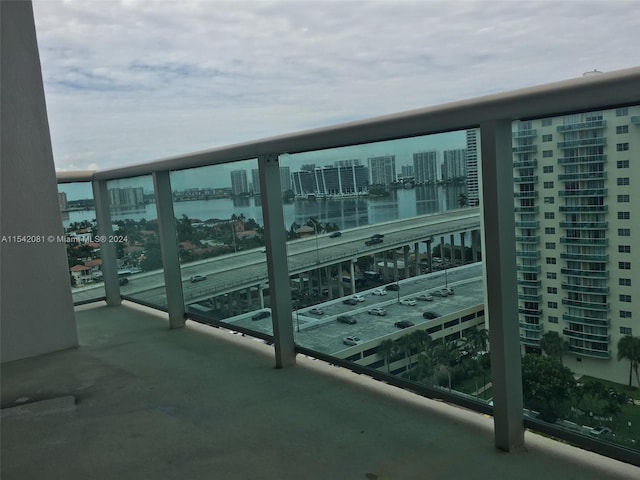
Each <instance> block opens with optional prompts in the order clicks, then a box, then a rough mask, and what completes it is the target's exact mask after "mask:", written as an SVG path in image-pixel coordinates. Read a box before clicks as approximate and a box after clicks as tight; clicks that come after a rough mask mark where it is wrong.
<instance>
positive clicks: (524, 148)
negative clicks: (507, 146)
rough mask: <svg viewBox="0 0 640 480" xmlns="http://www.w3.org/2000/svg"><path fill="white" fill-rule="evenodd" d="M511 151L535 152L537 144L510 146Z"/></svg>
mask: <svg viewBox="0 0 640 480" xmlns="http://www.w3.org/2000/svg"><path fill="white" fill-rule="evenodd" d="M512 151H513V153H516V154H520V153H536V152H537V151H538V146H537V145H522V146H519V147H513V148H512Z"/></svg>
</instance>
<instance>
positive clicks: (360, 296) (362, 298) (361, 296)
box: [351, 294, 364, 302]
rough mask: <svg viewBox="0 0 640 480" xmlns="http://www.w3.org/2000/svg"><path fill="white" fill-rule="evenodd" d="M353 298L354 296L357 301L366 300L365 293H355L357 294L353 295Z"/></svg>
mask: <svg viewBox="0 0 640 480" xmlns="http://www.w3.org/2000/svg"><path fill="white" fill-rule="evenodd" d="M351 298H353V299H354V300H356V301H357V302H364V296H363V295H358V294H355V295H351Z"/></svg>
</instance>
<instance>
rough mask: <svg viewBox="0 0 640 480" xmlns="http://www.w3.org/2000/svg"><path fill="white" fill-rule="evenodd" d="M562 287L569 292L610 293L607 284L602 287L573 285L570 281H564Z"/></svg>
mask: <svg viewBox="0 0 640 480" xmlns="http://www.w3.org/2000/svg"><path fill="white" fill-rule="evenodd" d="M562 289H563V290H566V291H568V292H579V293H593V294H601V295H608V294H609V287H608V286H606V285H605V286H602V287H591V286H586V285H572V284H569V283H563V284H562Z"/></svg>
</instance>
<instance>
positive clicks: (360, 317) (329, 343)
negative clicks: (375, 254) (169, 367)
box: [228, 263, 484, 354]
mask: <svg viewBox="0 0 640 480" xmlns="http://www.w3.org/2000/svg"><path fill="white" fill-rule="evenodd" d="M445 284H446V285H448V286H449V287H450V288H452V289H453V290H454V292H455V293H454V295H451V296H447V297H436V296H434V298H433V301H419V300H418V301H416V305H415V306H408V305H402V304H400V303H399V300H400V299H405V298H416V297H417V296H418V295H420V294H423V293H430V292H433V291H434V290H436V289H441V288H443V287H444V286H445ZM399 286H400V289H399V290H398V291H391V290H387V294H386V295H382V296H380V295H373V291H374V290H376V289H379V288H381V287H376V288H372V289H370V290H365V291H361V292H358V294H359V295H361V296H362V297H364V301H361V302H358V304H357V305H353V306H352V305H345V304H344V303H343V300H345V299H346V298H349V297H350V295H348V296H346V297H343V298H340V299H335V300H331V301H328V302H325V303H322V304H318V305H314V306H313V307H309V308H304V309H300V310H298V311H294V312H293V326H294V335H295V341H296V343H297V344H298V345H300V346H304V347H307V348H310V349H313V350H317V351H319V352H323V353H329V354H333V353H336V352H339V351H341V350H344V349H345V348H348V347H347V345H345V344H344V343H343V338H344V337H346V336H357V337H359V338H360V339H361V340H362V341H363V342H367V341H370V340H373V339H376V338H380V337H383V336H385V335H388V334H390V333H395V332H397V331H398V328H397V327H396V326H394V324H395V323H396V322H398V321H400V320H409V321H411V322H413V323H414V324H416V325H418V324H422V323H425V322H430V321H431V322H432V321H433V320H426V319H424V318H423V313H424V312H426V311H430V312H434V313H435V314H437V315H438V316H443V315H447V314H450V313H453V312H457V311H460V310H463V309H466V308H469V307H472V306H475V305H478V304H481V303H483V302H484V280H483V277H482V264H480V263H476V264H472V265H466V266H463V267H458V268H455V269H450V270H448V271H447V272H446V273H445V272H444V271H441V272H435V273H432V274H427V275H422V276H420V277H414V278H410V279H407V280H402V281H400V282H399ZM375 307H382V308H383V309H384V310H385V311H386V312H387V314H386V315H385V316H377V315H371V314H369V313H368V311H369V310H371V309H373V308H375ZM312 308H320V309H321V310H322V311H323V312H324V313H323V314H322V315H317V314H312V313H310V310H312ZM340 315H349V316H351V317H353V318H354V319H355V320H356V322H357V323H356V324H354V325H349V324H343V323H339V322H337V321H336V319H337V317H338V316H340ZM229 320H230V321H231V323H234V324H238V325H242V326H243V327H245V328H250V329H252V330H257V331H261V332H264V333H269V334H271V333H272V325H271V320H270V318H266V319H263V320H260V321H252V320H251V315H250V314H249V315H242V316H240V317H236V318H235V319H229ZM229 320H228V321H229Z"/></svg>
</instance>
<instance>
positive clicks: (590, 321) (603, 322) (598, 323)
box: [562, 313, 611, 327]
mask: <svg viewBox="0 0 640 480" xmlns="http://www.w3.org/2000/svg"><path fill="white" fill-rule="evenodd" d="M562 319H563V320H566V321H567V322H572V323H580V324H582V325H591V326H594V327H608V326H609V325H610V324H611V322H609V320H608V319H606V318H605V319H603V318H592V317H587V316H584V315H570V314H568V313H563V314H562Z"/></svg>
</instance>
